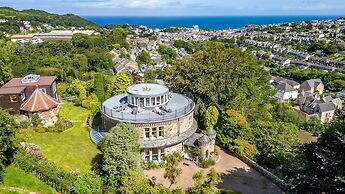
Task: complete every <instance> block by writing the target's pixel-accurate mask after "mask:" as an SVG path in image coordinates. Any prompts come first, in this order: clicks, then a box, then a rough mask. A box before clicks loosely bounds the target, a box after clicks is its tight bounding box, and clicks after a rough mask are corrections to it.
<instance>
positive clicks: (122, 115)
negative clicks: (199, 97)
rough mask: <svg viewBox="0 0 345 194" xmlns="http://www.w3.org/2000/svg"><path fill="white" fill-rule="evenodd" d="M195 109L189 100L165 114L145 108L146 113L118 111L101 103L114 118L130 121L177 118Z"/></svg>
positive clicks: (105, 112) (103, 111)
mask: <svg viewBox="0 0 345 194" xmlns="http://www.w3.org/2000/svg"><path fill="white" fill-rule="evenodd" d="M193 109H194V102H193V101H192V100H190V99H189V100H188V104H187V105H186V106H184V107H182V108H179V109H175V110H173V111H172V112H165V114H162V115H159V114H157V113H154V112H151V111H148V110H145V111H144V113H140V112H139V113H138V114H132V113H130V110H125V111H121V112H117V111H116V110H114V109H111V108H108V107H106V106H104V105H101V112H102V114H104V115H107V116H109V117H110V118H114V119H116V120H121V121H130V122H152V121H165V120H170V119H176V118H178V117H180V116H183V115H186V114H187V113H189V112H190V111H192V110H193Z"/></svg>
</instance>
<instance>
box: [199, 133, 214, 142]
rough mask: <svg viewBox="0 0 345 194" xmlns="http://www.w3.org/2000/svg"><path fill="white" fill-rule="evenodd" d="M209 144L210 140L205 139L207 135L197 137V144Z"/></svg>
mask: <svg viewBox="0 0 345 194" xmlns="http://www.w3.org/2000/svg"><path fill="white" fill-rule="evenodd" d="M210 142H211V139H210V138H209V137H207V135H203V136H201V137H199V139H198V143H199V144H207V143H210Z"/></svg>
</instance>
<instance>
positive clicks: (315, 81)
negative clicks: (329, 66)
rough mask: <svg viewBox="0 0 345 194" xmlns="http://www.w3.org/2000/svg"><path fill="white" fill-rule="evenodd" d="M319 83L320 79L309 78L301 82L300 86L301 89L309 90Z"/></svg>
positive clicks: (320, 82)
mask: <svg viewBox="0 0 345 194" xmlns="http://www.w3.org/2000/svg"><path fill="white" fill-rule="evenodd" d="M320 84H322V81H321V79H310V80H307V81H305V82H303V83H302V84H301V86H300V89H301V90H310V89H311V88H316V87H318V86H319V85H320Z"/></svg>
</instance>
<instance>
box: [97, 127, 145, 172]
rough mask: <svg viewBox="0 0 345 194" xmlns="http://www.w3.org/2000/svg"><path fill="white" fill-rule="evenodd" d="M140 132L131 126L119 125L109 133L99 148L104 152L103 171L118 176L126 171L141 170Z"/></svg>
mask: <svg viewBox="0 0 345 194" xmlns="http://www.w3.org/2000/svg"><path fill="white" fill-rule="evenodd" d="M138 139H139V135H138V130H137V129H135V128H134V127H133V126H132V125H130V124H125V123H119V124H117V125H116V126H115V127H113V128H112V129H110V131H109V135H108V136H106V137H105V138H104V139H103V140H102V142H101V143H100V145H99V147H100V149H101V150H102V152H103V171H104V172H105V173H106V174H108V175H110V176H113V175H118V174H120V173H122V172H123V171H124V170H126V169H133V170H136V171H138V170H140V154H139V142H138Z"/></svg>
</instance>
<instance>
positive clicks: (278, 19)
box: [82, 15, 340, 30]
mask: <svg viewBox="0 0 345 194" xmlns="http://www.w3.org/2000/svg"><path fill="white" fill-rule="evenodd" d="M82 17H84V18H85V19H87V20H90V21H92V22H94V23H96V24H97V25H99V26H105V25H106V24H118V25H124V24H130V25H145V26H147V27H149V28H153V29H155V28H159V29H164V28H168V27H171V26H177V27H192V26H193V25H198V26H199V27H200V28H203V29H212V30H223V29H236V28H241V27H244V26H246V25H248V24H256V25H265V24H276V23H285V22H298V21H309V20H329V19H332V20H334V19H337V18H339V17H340V16H334V15H332V16H321V15H318V16H312V15H308V16H178V17H176V16H167V17H158V16H82Z"/></svg>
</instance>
